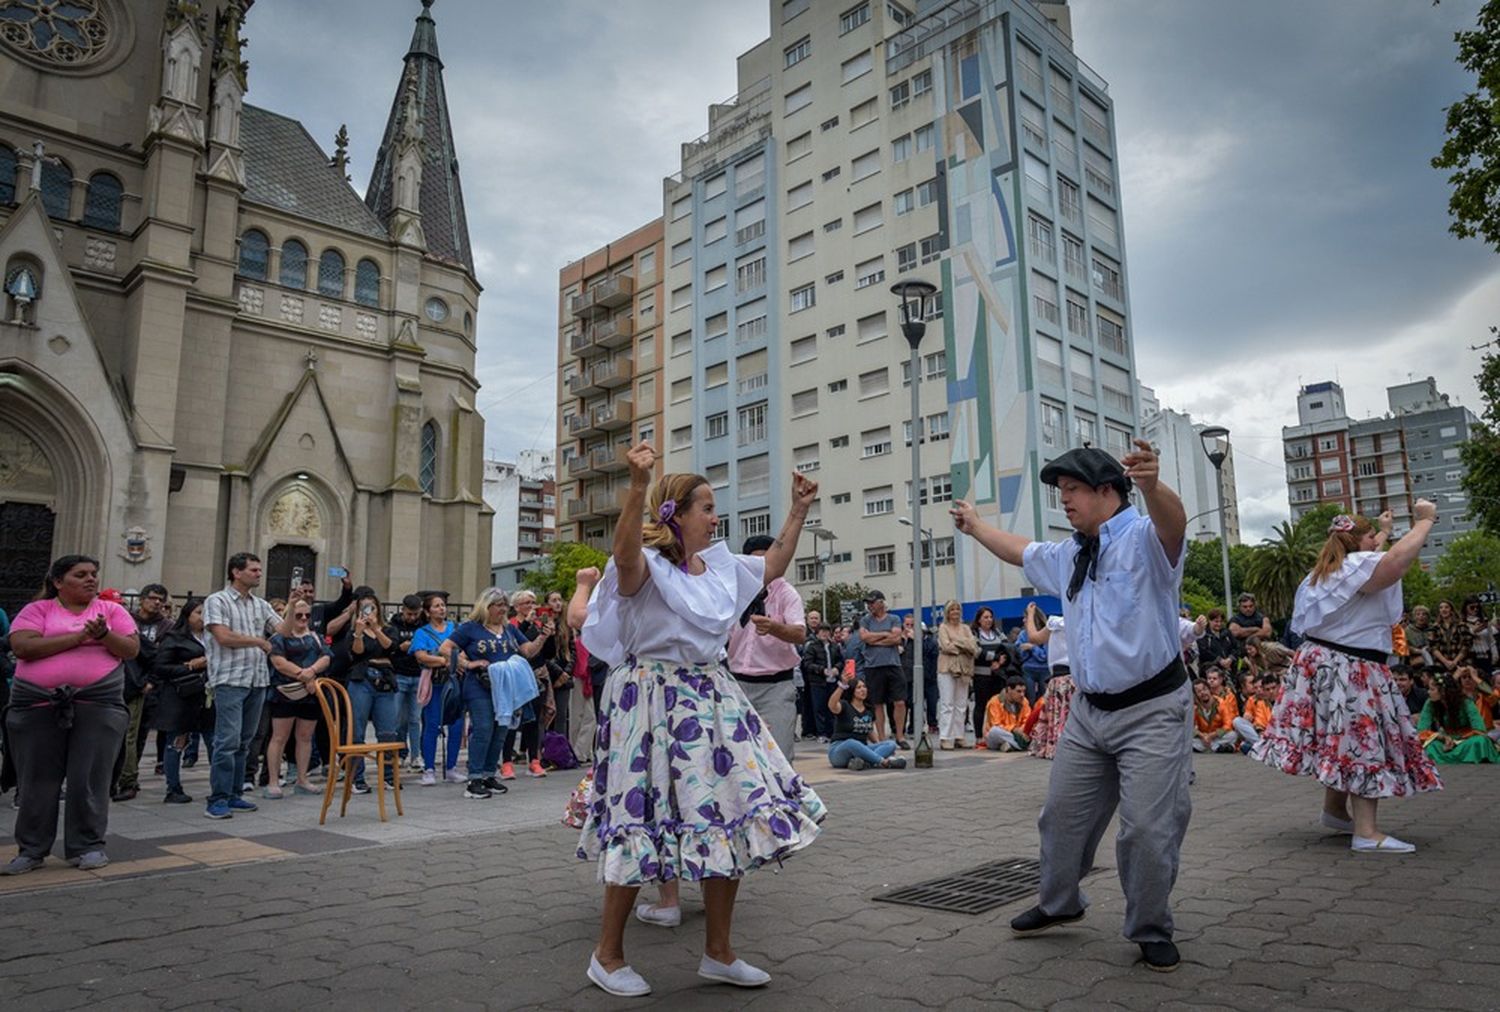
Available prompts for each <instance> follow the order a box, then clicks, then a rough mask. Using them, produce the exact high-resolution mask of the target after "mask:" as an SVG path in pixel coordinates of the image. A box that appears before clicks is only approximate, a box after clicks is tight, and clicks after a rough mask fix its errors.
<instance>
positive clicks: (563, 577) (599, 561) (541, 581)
mask: <svg viewBox="0 0 1500 1012" xmlns="http://www.w3.org/2000/svg"><path fill="white" fill-rule="evenodd" d="M608 561H609V555H608V554H606V553H604V552H601V551H600V550H599V549H597V548H595V547H593V546H592V545H585V544H582V543H581V542H577V541H559V542H558V543H557V544H556V545H555V546H554V547H553V549H552V553H551V554H550V555H547V556H544V557H543V558H542V561H541V564H540V565H538V566H537V567H536V568H535V569H533V570H531V571H529V572H528V573H527V574H526V575H525V576H523V577H522V578H521V585H522V586H523V587H525V588H526V589H527V590H533V591H536V594H537V596H538V597H546V595H548V594H550V593H552V592H553V591H554V590H555V591H558V592H559V593H560V594H562V596H563V597H564V598H565V599H566V598H569V597H572V596H573V587H574V582H575V581H574V578H575V576H576V575H577V573H578V571H579V570H580V569H587V568H588V567H590V566H598V567H599V569H601V570H602V569H604V564H605V563H606V562H608Z"/></svg>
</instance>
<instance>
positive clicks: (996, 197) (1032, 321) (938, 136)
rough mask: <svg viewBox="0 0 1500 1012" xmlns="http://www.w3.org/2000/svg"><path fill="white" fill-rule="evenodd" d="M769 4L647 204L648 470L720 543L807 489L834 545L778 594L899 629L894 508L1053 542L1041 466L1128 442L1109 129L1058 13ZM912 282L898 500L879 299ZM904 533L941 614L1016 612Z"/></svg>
mask: <svg viewBox="0 0 1500 1012" xmlns="http://www.w3.org/2000/svg"><path fill="white" fill-rule="evenodd" d="M769 7H770V12H771V26H772V27H771V37H770V38H769V39H767V40H766V41H765V42H762V43H761V44H760V45H758V46H756V47H754V48H753V49H751V50H750V51H749V52H747V53H745V54H744V55H742V56H741V57H740V58H739V87H740V91H739V93H738V94H737V95H736V96H735V97H733V98H731V99H729V100H727V101H725V102H721V103H718V104H716V105H713V106H711V107H710V109H709V131H708V133H707V134H705V135H704V136H703V137H701V138H699V139H697V140H695V141H693V142H691V143H689V144H685V145H684V146H683V151H682V166H681V171H680V172H679V173H678V174H677V175H675V176H673V177H671V178H669V179H668V180H667V181H666V185H665V194H664V197H665V199H664V207H665V209H666V215H665V217H666V224H665V230H666V236H665V240H664V241H665V245H666V248H667V249H668V250H669V254H668V264H667V267H666V274H667V280H666V283H665V286H664V287H665V289H666V290H667V292H668V296H667V306H666V310H665V313H664V320H665V327H664V333H665V334H666V335H668V338H667V341H668V345H669V346H668V348H667V349H666V351H665V355H666V358H665V366H664V382H665V384H666V387H667V391H668V398H667V403H666V406H665V422H664V427H665V429H666V431H667V434H668V436H667V452H668V460H667V467H668V469H669V470H673V471H681V470H698V471H702V472H703V473H704V474H705V475H706V476H707V477H708V478H709V480H710V482H711V483H712V484H713V485H714V487H715V489H716V498H717V501H718V505H719V509H720V513H721V516H722V517H723V526H722V528H721V534H723V535H724V536H726V537H728V538H730V540H731V541H733V542H736V543H737V542H738V541H739V539H741V538H743V537H745V536H747V535H750V534H754V533H760V532H762V531H774V530H776V529H778V528H779V527H780V524H781V522H782V516H781V510H782V509H784V504H785V502H786V495H787V488H788V486H789V483H790V478H789V475H790V473H791V472H792V471H793V470H794V469H795V470H798V471H802V472H804V473H808V474H809V475H811V476H812V477H814V478H816V479H817V480H818V481H819V483H820V485H821V495H820V498H819V501H818V502H817V503H816V504H815V505H814V508H813V510H812V512H811V514H810V517H809V521H808V522H809V525H811V526H814V527H818V526H821V527H822V528H823V529H824V530H825V531H826V532H828V533H829V534H832V535H836V540H834V541H832V542H825V544H827V545H828V546H829V547H828V548H824V547H821V546H820V547H819V548H818V550H817V551H815V542H814V541H813V539H812V538H807V539H805V540H804V542H803V543H802V545H801V555H800V556H799V558H798V559H797V564H796V566H795V568H794V572H792V573H790V574H789V576H791V577H792V578H793V579H794V581H795V582H796V583H797V584H798V585H799V586H801V587H802V589H803V590H804V591H811V590H812V589H813V588H814V587H815V586H816V584H817V582H818V580H819V579H820V578H821V577H824V576H825V575H826V579H827V581H828V582H830V583H831V582H840V581H843V582H860V583H864V584H866V585H873V586H877V587H880V588H881V589H882V590H884V591H885V592H886V595H887V598H888V600H890V601H891V603H892V605H893V607H896V608H900V607H902V606H903V604H904V605H905V606H906V607H909V606H910V582H911V581H910V578H909V577H910V572H911V570H910V566H911V561H912V560H911V555H910V549H909V547H907V546H909V545H910V543H911V537H910V531H909V529H908V528H906V527H904V526H901V525H900V524H899V522H898V521H899V519H900V518H901V516H902V515H903V514H905V513H907V511H908V507H907V504H908V503H910V502H911V497H912V495H913V492H914V491H915V494H916V495H917V496H918V497H920V500H921V502H922V503H923V504H924V505H938V504H946V503H947V502H949V501H950V500H952V499H954V498H955V497H960V496H961V497H964V498H968V499H971V500H973V501H974V502H975V503H976V505H977V506H978V507H979V510H980V513H981V515H982V516H983V517H984V518H985V519H986V520H988V521H989V522H991V523H995V524H998V525H999V526H1001V527H1003V528H1005V529H1007V530H1012V531H1017V532H1020V533H1023V534H1025V535H1026V536H1028V537H1033V538H1043V539H1055V538H1061V537H1065V536H1067V535H1068V534H1069V533H1071V528H1070V527H1069V525H1068V523H1067V520H1066V518H1065V517H1064V516H1063V514H1062V511H1061V508H1060V507H1061V504H1060V502H1059V501H1058V499H1057V495H1056V490H1055V489H1051V488H1046V487H1044V486H1042V485H1041V484H1040V482H1039V480H1038V472H1039V470H1040V468H1041V465H1042V464H1043V463H1044V462H1045V461H1046V460H1047V459H1049V458H1051V457H1055V456H1057V455H1058V454H1060V453H1062V452H1063V451H1064V450H1066V449H1067V448H1069V447H1070V446H1077V445H1081V444H1083V443H1090V444H1095V445H1099V446H1102V447H1104V448H1105V449H1108V450H1109V451H1110V452H1112V453H1118V454H1123V453H1125V452H1126V451H1127V449H1128V447H1129V443H1130V439H1131V437H1132V434H1133V433H1134V432H1135V431H1136V428H1137V426H1136V417H1137V409H1136V404H1135V395H1134V390H1135V381H1134V377H1133V373H1134V361H1133V354H1132V345H1131V339H1130V323H1129V319H1130V318H1129V311H1128V302H1127V296H1126V266H1125V256H1124V240H1123V235H1122V230H1121V224H1120V213H1119V207H1120V205H1119V199H1120V185H1119V172H1118V168H1117V166H1116V164H1115V157H1114V156H1115V151H1116V147H1115V140H1114V130H1113V122H1114V117H1113V109H1112V106H1111V102H1110V98H1109V93H1108V88H1107V85H1106V84H1105V83H1104V81H1103V80H1101V79H1100V78H1099V77H1098V75H1097V74H1095V73H1094V72H1093V71H1092V70H1090V69H1089V68H1088V67H1087V66H1086V65H1085V64H1084V63H1083V62H1082V61H1081V60H1079V59H1078V58H1077V57H1076V56H1075V55H1074V53H1073V49H1072V40H1071V37H1070V30H1071V29H1070V25H1069V20H1068V9H1067V6H1066V4H1064V3H1041V4H1037V3H1032V2H1029V0H993V2H987V3H982V4H981V3H969V2H963V3H949V4H937V3H923V4H921V5H920V6H919V8H918V9H917V10H912V9H910V8H909V7H907V6H904V5H903V4H902V3H898V2H893V0H883V2H865V3H855V4H842V3H841V4H832V3H823V2H816V3H815V2H812V0H786V2H782V0H773V2H771V3H770V4H769ZM907 279H920V280H924V281H929V282H931V283H933V284H934V285H936V286H937V287H938V290H939V294H938V296H937V298H936V299H935V300H934V304H933V305H932V306H931V307H930V323H929V327H928V333H927V336H926V338H925V340H924V342H923V344H922V346H921V349H920V351H921V360H920V366H919V371H920V380H921V384H922V386H921V406H920V412H919V413H920V416H921V417H920V418H919V419H918V431H917V433H916V438H917V439H918V440H919V442H920V444H921V447H922V449H921V457H922V460H921V478H920V481H919V483H918V487H917V488H916V489H915V490H913V489H912V488H911V487H910V479H911V474H910V464H909V455H908V454H907V453H905V452H903V448H905V447H909V446H910V440H911V438H912V436H913V433H912V432H911V419H910V398H909V396H908V395H907V394H903V387H904V385H905V384H907V383H909V382H910V381H911V379H910V377H909V376H908V375H907V373H908V355H909V349H908V347H907V345H906V342H905V341H904V340H903V339H902V337H901V333H900V328H899V321H898V320H897V309H896V301H895V297H894V296H893V295H891V293H890V290H889V289H890V285H891V284H892V283H893V282H895V281H900V280H907ZM938 508H939V509H943V508H946V507H945V506H942V505H938ZM925 518H926V520H927V522H929V523H931V524H932V528H933V549H934V554H935V557H936V561H937V564H938V588H937V596H938V598H939V599H940V600H942V599H947V598H949V597H957V598H959V599H961V600H962V601H964V602H965V603H966V604H968V605H977V604H979V603H983V602H991V603H994V602H999V601H1002V600H1003V601H1006V602H1007V603H1006V604H1003V605H1001V607H1000V609H999V610H1000V611H1001V613H1002V616H1005V615H1011V614H1018V613H1019V604H1018V602H1017V601H1016V600H1015V599H1016V598H1018V597H1019V595H1021V594H1022V593H1023V591H1027V590H1029V588H1025V587H1024V586H1023V584H1024V579H1023V578H1022V576H1021V574H1020V572H1019V571H1018V570H1015V569H1013V568H1010V567H1003V566H1001V565H1000V564H999V563H998V562H997V561H996V560H995V559H994V558H993V557H991V556H990V555H989V554H988V553H986V552H984V551H983V550H982V549H980V548H978V547H977V546H976V545H975V544H974V543H973V542H972V541H971V540H969V539H959V540H958V542H957V543H955V539H954V537H953V531H952V527H951V524H949V523H948V521H947V518H946V517H945V516H936V517H935V516H934V514H933V512H932V511H929V512H927V513H926V514H925ZM830 548H831V550H830ZM819 556H825V557H826V562H827V565H826V570H825V568H824V567H823V566H821V565H820V559H819ZM924 587H925V584H924Z"/></svg>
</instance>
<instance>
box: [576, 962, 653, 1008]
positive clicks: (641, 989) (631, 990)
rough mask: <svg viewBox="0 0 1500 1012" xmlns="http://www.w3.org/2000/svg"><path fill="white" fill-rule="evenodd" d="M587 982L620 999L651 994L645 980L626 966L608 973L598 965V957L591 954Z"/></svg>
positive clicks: (649, 986)
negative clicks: (591, 982)
mask: <svg viewBox="0 0 1500 1012" xmlns="http://www.w3.org/2000/svg"><path fill="white" fill-rule="evenodd" d="M589 980H591V981H593V982H594V984H595V985H596V986H598V987H599V988H600V989H602V990H605V991H608V992H609V993H610V994H616V995H619V996H620V997H621V998H639V997H641V996H642V995H647V994H650V993H651V985H650V984H647V983H646V978H644V977H642V976H641V975H640V974H638V973H636V972H635V971H634V970H632V969H631V968H630V967H628V966H622V967H620V968H619V969H618V970H616V971H614V972H613V973H610V972H609V971H607V970H605V969H604V967H602V966H600V965H599V957H598V956H596V955H594V954H593V953H589Z"/></svg>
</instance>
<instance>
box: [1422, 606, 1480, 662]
mask: <svg viewBox="0 0 1500 1012" xmlns="http://www.w3.org/2000/svg"><path fill="white" fill-rule="evenodd" d="M1473 647H1474V634H1473V633H1471V632H1470V631H1469V626H1468V624H1467V623H1465V622H1464V621H1463V620H1462V619H1460V618H1459V617H1458V612H1457V611H1456V610H1455V609H1454V607H1453V602H1451V601H1439V602H1438V615H1437V622H1436V623H1434V624H1433V627H1432V631H1431V632H1429V633H1428V635H1427V649H1428V651H1429V652H1431V654H1432V660H1433V665H1434V667H1435V668H1436V669H1437V670H1439V671H1448V672H1452V673H1454V674H1457V672H1458V669H1459V668H1462V667H1464V666H1466V665H1468V664H1469V663H1470V660H1471V659H1472V657H1473V656H1474V651H1473Z"/></svg>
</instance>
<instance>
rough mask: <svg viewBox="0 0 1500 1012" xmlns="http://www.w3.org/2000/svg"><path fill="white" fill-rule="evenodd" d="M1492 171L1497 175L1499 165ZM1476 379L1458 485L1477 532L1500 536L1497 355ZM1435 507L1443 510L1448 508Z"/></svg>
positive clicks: (1444, 505) (1487, 358) (1489, 357)
mask: <svg viewBox="0 0 1500 1012" xmlns="http://www.w3.org/2000/svg"><path fill="white" fill-rule="evenodd" d="M1495 171H1496V174H1497V175H1500V163H1497V165H1496V169H1495ZM1490 329H1491V331H1496V328H1494V327H1492V328H1490ZM1476 379H1477V380H1478V381H1479V397H1480V400H1481V401H1483V402H1484V408H1483V410H1482V412H1481V415H1480V420H1479V422H1477V423H1476V424H1475V425H1474V426H1473V428H1472V429H1471V430H1470V432H1469V438H1468V439H1467V440H1465V441H1464V442H1462V443H1460V444H1459V447H1458V453H1459V459H1460V460H1461V461H1463V465H1464V474H1463V479H1462V480H1461V484H1462V485H1463V490H1464V492H1465V493H1466V494H1467V495H1468V498H1469V508H1468V515H1469V516H1471V517H1473V518H1474V519H1475V520H1476V521H1478V523H1479V528H1480V530H1484V531H1488V532H1489V533H1491V534H1500V355H1493V354H1488V355H1485V356H1484V359H1483V361H1482V363H1481V364H1480V368H1479V375H1478V376H1477V377H1476ZM1437 507H1438V509H1439V510H1442V509H1445V508H1448V504H1447V503H1438V504H1437Z"/></svg>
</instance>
